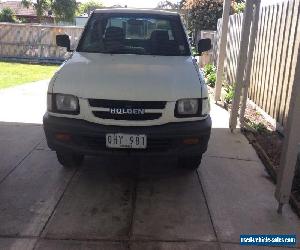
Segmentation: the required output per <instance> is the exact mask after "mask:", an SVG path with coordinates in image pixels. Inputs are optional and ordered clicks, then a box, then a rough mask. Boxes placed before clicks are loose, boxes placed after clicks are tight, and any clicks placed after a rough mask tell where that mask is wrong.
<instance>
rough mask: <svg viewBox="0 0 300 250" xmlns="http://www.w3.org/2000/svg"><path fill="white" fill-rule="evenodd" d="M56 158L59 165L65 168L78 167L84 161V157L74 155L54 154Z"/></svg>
mask: <svg viewBox="0 0 300 250" xmlns="http://www.w3.org/2000/svg"><path fill="white" fill-rule="evenodd" d="M56 156H57V160H58V161H59V163H60V164H61V165H63V166H64V167H67V168H71V167H78V166H80V165H81V164H82V162H83V160H84V155H81V154H75V153H61V152H56Z"/></svg>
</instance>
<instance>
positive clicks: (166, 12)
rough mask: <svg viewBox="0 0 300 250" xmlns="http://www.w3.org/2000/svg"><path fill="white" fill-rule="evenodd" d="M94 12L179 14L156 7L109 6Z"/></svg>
mask: <svg viewBox="0 0 300 250" xmlns="http://www.w3.org/2000/svg"><path fill="white" fill-rule="evenodd" d="M94 13H128V14H131V13H137V14H150V15H151V14H155V15H166V16H170V15H171V16H178V15H179V14H178V13H177V12H172V11H166V10H156V9H134V8H107V9H96V10H95V11H94Z"/></svg>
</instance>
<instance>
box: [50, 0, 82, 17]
mask: <svg viewBox="0 0 300 250" xmlns="http://www.w3.org/2000/svg"><path fill="white" fill-rule="evenodd" d="M51 9H52V10H53V13H54V16H55V19H56V20H59V21H73V20H74V17H75V13H76V10H77V4H76V0H54V1H53V2H52V4H51Z"/></svg>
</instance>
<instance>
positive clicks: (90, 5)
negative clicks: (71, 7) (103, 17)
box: [79, 0, 104, 14]
mask: <svg viewBox="0 0 300 250" xmlns="http://www.w3.org/2000/svg"><path fill="white" fill-rule="evenodd" d="M103 7H104V5H103V3H102V2H101V1H99V0H89V1H87V2H85V3H82V4H80V6H79V13H80V14H90V13H91V12H92V11H93V10H95V9H100V8H103Z"/></svg>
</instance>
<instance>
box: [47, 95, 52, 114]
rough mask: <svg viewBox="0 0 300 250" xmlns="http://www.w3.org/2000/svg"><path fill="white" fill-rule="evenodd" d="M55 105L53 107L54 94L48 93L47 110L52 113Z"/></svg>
mask: <svg viewBox="0 0 300 250" xmlns="http://www.w3.org/2000/svg"><path fill="white" fill-rule="evenodd" d="M52 107H53V105H52V94H50V93H48V94H47V110H48V111H52V110H53V108H52Z"/></svg>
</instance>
